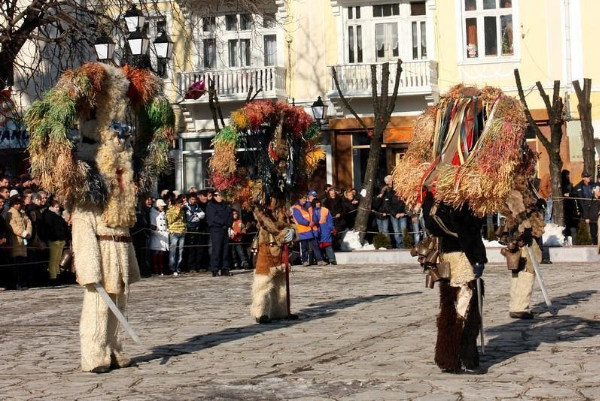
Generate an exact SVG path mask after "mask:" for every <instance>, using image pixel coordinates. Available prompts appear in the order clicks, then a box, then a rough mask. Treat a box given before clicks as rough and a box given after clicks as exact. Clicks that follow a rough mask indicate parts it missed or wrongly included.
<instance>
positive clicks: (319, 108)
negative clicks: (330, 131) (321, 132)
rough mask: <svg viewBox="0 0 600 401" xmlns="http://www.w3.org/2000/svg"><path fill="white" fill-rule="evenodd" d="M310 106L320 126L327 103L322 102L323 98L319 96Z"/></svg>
mask: <svg viewBox="0 0 600 401" xmlns="http://www.w3.org/2000/svg"><path fill="white" fill-rule="evenodd" d="M310 108H311V109H312V113H313V117H314V118H315V121H316V122H317V124H319V128H321V126H322V125H323V123H322V121H323V120H325V119H326V118H327V105H326V104H325V103H323V99H321V96H319V97H318V98H317V100H316V101H315V102H314V103H313V104H312V106H310Z"/></svg>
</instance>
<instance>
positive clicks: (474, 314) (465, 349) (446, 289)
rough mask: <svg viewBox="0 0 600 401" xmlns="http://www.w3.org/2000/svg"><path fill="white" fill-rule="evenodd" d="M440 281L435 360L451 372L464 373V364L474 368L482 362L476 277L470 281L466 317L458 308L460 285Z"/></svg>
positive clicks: (466, 366)
mask: <svg viewBox="0 0 600 401" xmlns="http://www.w3.org/2000/svg"><path fill="white" fill-rule="evenodd" d="M439 284H440V314H439V316H438V319H437V327H438V335H437V342H436V345H435V363H436V365H438V366H439V367H440V369H442V370H443V371H446V372H449V373H460V372H461V370H462V368H463V367H464V368H467V369H474V368H476V367H478V366H479V352H478V351H477V336H478V335H479V326H480V322H481V317H480V316H479V310H478V307H477V285H476V281H475V280H473V281H471V282H469V283H468V284H467V285H468V287H469V289H470V290H471V291H472V296H471V299H470V301H469V306H468V308H467V313H466V316H465V317H461V316H460V315H458V313H457V312H456V306H455V303H456V300H457V297H458V293H459V291H460V287H453V286H451V285H450V284H449V283H448V282H447V281H445V280H442V281H440V282H439Z"/></svg>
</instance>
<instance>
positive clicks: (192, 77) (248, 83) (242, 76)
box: [176, 67, 287, 103]
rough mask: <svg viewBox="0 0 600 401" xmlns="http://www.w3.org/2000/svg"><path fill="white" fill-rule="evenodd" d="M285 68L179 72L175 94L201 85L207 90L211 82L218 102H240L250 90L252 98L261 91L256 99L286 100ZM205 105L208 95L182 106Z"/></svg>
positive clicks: (190, 100)
mask: <svg viewBox="0 0 600 401" xmlns="http://www.w3.org/2000/svg"><path fill="white" fill-rule="evenodd" d="M285 72H286V71H285V68H284V67H257V68H242V69H227V70H207V71H193V72H180V73H178V74H177V80H176V83H177V89H178V93H180V94H182V96H183V94H185V93H186V92H187V90H188V88H190V86H191V85H192V84H194V83H196V82H200V81H204V85H205V86H206V89H208V86H209V82H211V81H212V82H214V85H215V89H216V91H217V95H218V96H219V101H222V102H227V101H240V100H241V101H243V100H245V99H246V97H247V96H248V92H249V91H250V88H252V95H254V94H255V93H256V91H257V90H259V89H260V90H261V91H260V93H259V95H258V96H257V98H285V97H287V95H286V74H285ZM203 102H208V95H204V96H201V97H199V98H198V99H196V100H194V99H185V100H184V103H203Z"/></svg>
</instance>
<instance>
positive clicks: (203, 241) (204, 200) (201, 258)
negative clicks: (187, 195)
mask: <svg viewBox="0 0 600 401" xmlns="http://www.w3.org/2000/svg"><path fill="white" fill-rule="evenodd" d="M208 195H209V193H208V191H207V190H206V189H202V190H200V191H198V207H199V208H200V210H202V211H203V212H204V218H203V219H200V223H199V224H198V267H197V268H198V269H199V270H208V267H209V265H210V252H209V249H210V246H209V244H210V236H209V235H208V223H207V221H206V207H207V206H208V201H209V199H208Z"/></svg>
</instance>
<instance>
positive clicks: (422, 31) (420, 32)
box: [403, 1, 428, 61]
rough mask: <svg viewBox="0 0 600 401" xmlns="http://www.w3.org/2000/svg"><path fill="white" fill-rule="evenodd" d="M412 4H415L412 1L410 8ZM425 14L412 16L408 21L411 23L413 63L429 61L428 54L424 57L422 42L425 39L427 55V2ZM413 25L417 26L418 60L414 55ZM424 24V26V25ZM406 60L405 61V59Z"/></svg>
mask: <svg viewBox="0 0 600 401" xmlns="http://www.w3.org/2000/svg"><path fill="white" fill-rule="evenodd" d="M410 3H413V2H412V1H411V2H409V6H410ZM424 3H425V14H423V15H410V17H409V18H408V21H409V22H410V46H411V47H410V60H413V61H420V60H427V59H428V55H427V54H426V55H425V57H423V54H422V53H423V52H422V49H421V42H422V41H423V38H425V53H427V2H426V1H425V2H424ZM409 14H410V10H409ZM413 24H417V43H418V46H417V58H414V55H413V47H412V46H413V37H412V26H413ZM423 24H424V25H423ZM403 60H404V59H403Z"/></svg>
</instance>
